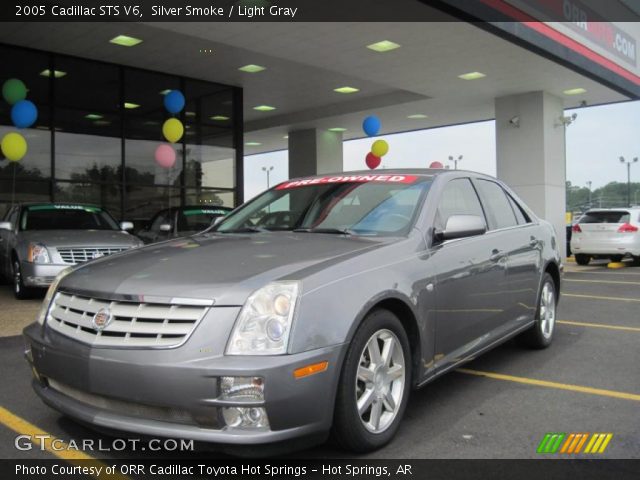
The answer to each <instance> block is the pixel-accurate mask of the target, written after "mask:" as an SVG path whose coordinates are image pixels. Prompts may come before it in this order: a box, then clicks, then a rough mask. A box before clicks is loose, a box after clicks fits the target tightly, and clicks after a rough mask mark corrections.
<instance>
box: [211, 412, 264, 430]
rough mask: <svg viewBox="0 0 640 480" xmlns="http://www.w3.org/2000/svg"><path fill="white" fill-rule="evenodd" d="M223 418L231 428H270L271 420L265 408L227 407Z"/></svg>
mask: <svg viewBox="0 0 640 480" xmlns="http://www.w3.org/2000/svg"><path fill="white" fill-rule="evenodd" d="M222 417H223V418H224V423H225V424H226V425H227V427H231V428H268V427H269V419H268V418H267V411H266V410H265V409H264V408H245V407H225V408H223V409H222Z"/></svg>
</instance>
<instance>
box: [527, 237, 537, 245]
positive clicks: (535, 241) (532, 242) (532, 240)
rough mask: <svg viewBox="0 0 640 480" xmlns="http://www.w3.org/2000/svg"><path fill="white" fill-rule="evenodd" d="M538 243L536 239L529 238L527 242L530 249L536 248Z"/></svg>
mask: <svg viewBox="0 0 640 480" xmlns="http://www.w3.org/2000/svg"><path fill="white" fill-rule="evenodd" d="M538 243H540V241H539V240H538V239H537V238H536V237H531V240H529V246H530V247H537V246H538Z"/></svg>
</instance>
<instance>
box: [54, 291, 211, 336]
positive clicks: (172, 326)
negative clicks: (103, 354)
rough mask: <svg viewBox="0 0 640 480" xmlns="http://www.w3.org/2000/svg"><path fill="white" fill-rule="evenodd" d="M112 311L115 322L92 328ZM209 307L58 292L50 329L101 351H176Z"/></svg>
mask: <svg viewBox="0 0 640 480" xmlns="http://www.w3.org/2000/svg"><path fill="white" fill-rule="evenodd" d="M100 309H109V311H110V312H111V315H112V317H113V320H112V321H111V323H109V324H108V325H107V327H106V328H105V329H104V330H101V331H98V330H95V329H94V328H93V325H92V322H91V321H92V319H93V316H94V315H95V314H96V312H98V310H100ZM205 313H207V307H199V306H190V305H169V304H157V303H155V304H154V303H137V302H120V301H109V300H101V299H95V298H89V297H84V296H79V295H72V294H68V293H64V292H58V293H57V294H56V296H55V297H54V299H53V302H51V307H50V308H49V314H48V315H47V325H48V326H49V327H51V328H52V329H53V330H56V331H57V332H60V333H62V334H63V335H66V336H68V337H72V338H75V339H76V340H79V341H81V342H84V343H88V344H90V345H93V346H101V347H173V346H176V345H179V344H181V343H182V342H183V341H185V340H186V339H187V337H188V336H189V335H190V334H191V332H192V331H193V329H194V328H195V326H196V324H197V323H198V322H199V321H200V319H201V318H202V317H203V316H204V315H205Z"/></svg>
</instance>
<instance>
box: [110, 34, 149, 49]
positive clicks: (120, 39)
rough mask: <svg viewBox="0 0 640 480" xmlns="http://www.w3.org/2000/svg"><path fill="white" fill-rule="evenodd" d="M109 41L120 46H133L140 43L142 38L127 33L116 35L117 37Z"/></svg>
mask: <svg viewBox="0 0 640 480" xmlns="http://www.w3.org/2000/svg"><path fill="white" fill-rule="evenodd" d="M109 43H113V44H115V45H120V46H121V47H135V46H136V45H138V44H140V43H142V40H140V39H139V38H135V37H130V36H128V35H118V36H117V37H113V38H112V39H111V40H109Z"/></svg>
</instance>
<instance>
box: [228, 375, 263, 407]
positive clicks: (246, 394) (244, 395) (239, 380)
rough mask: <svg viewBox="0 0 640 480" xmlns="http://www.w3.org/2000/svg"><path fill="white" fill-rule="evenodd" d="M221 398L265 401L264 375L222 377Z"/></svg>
mask: <svg viewBox="0 0 640 480" xmlns="http://www.w3.org/2000/svg"><path fill="white" fill-rule="evenodd" d="M220 399H222V400H233V401H243V400H244V401H250V402H262V401H264V380H263V378H262V377H222V378H220Z"/></svg>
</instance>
